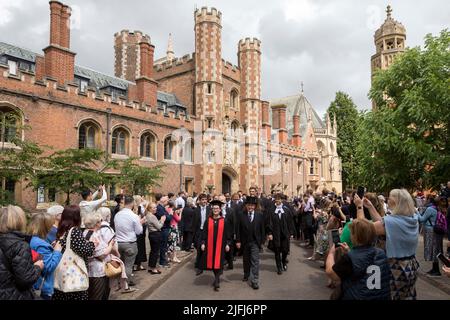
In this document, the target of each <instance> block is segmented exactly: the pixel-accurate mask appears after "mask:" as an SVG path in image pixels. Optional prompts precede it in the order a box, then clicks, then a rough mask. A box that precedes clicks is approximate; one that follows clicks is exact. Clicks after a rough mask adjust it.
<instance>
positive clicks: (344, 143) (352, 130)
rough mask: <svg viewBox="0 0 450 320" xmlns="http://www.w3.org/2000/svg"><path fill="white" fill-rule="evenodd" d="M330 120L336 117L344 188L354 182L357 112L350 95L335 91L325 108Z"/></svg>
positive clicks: (338, 151) (338, 150) (338, 149)
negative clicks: (334, 95)
mask: <svg viewBox="0 0 450 320" xmlns="http://www.w3.org/2000/svg"><path fill="white" fill-rule="evenodd" d="M327 112H328V114H329V115H330V120H331V121H333V120H334V117H336V124H337V153H338V155H339V157H340V158H341V161H342V183H343V186H344V188H348V187H351V186H353V185H354V184H355V182H354V180H355V162H356V155H355V150H356V125H357V124H358V121H359V114H358V110H357V108H356V105H355V104H354V103H353V100H352V99H351V97H350V96H349V95H348V94H346V93H344V92H341V91H338V92H336V97H335V99H334V101H333V102H331V104H330V106H329V107H328V110H327Z"/></svg>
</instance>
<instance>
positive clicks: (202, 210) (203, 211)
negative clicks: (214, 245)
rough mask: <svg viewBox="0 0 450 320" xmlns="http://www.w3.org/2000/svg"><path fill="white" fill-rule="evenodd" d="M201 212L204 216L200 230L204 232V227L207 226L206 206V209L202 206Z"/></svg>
mask: <svg viewBox="0 0 450 320" xmlns="http://www.w3.org/2000/svg"><path fill="white" fill-rule="evenodd" d="M200 212H201V215H202V220H201V224H200V229H201V230H203V225H204V224H205V221H206V206H204V207H202V206H200Z"/></svg>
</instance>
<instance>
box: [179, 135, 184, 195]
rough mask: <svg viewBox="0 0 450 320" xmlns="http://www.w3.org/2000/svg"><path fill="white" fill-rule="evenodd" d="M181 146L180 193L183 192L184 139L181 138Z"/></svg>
mask: <svg viewBox="0 0 450 320" xmlns="http://www.w3.org/2000/svg"><path fill="white" fill-rule="evenodd" d="M179 146H180V161H179V162H180V192H182V191H183V137H182V136H180V140H179Z"/></svg>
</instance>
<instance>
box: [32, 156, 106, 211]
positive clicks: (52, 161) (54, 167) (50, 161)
mask: <svg viewBox="0 0 450 320" xmlns="http://www.w3.org/2000/svg"><path fill="white" fill-rule="evenodd" d="M104 158H105V157H104V152H103V151H100V150H97V149H67V150H61V151H56V152H55V153H53V154H52V155H50V156H49V157H46V158H45V163H46V169H45V170H41V171H40V172H39V174H38V176H37V177H36V178H35V180H34V181H33V186H34V188H35V189H37V188H39V186H40V185H44V186H45V187H46V188H49V189H55V190H56V192H64V193H66V195H67V197H66V204H69V203H70V195H71V194H76V193H80V192H81V191H82V190H83V189H85V188H96V187H97V186H98V185H99V184H103V183H105V182H106V180H108V178H107V176H106V174H104V173H103V172H102V171H103V170H104V169H105V168H107V167H108V165H109V164H108V163H105V162H104Z"/></svg>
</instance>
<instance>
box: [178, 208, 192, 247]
mask: <svg viewBox="0 0 450 320" xmlns="http://www.w3.org/2000/svg"><path fill="white" fill-rule="evenodd" d="M194 217H195V211H194V208H191V207H188V206H186V207H184V209H183V212H182V213H181V224H182V225H183V245H182V250H186V251H189V250H190V249H191V245H192V241H193V236H194Z"/></svg>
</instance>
